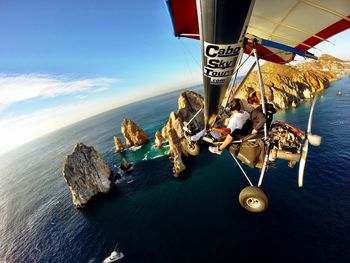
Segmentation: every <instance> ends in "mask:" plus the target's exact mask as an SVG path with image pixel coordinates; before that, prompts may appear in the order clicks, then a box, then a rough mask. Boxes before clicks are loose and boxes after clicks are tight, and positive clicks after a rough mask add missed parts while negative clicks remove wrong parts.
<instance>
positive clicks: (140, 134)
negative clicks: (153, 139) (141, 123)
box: [121, 119, 148, 147]
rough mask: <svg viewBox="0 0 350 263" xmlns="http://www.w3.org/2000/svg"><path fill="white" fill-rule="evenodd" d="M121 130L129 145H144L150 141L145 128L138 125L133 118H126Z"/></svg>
mask: <svg viewBox="0 0 350 263" xmlns="http://www.w3.org/2000/svg"><path fill="white" fill-rule="evenodd" d="M121 131H122V133H123V135H124V138H125V142H126V145H127V146H128V147H131V146H140V145H144V144H146V143H147V141H148V137H147V135H146V133H145V132H144V130H143V129H141V128H140V127H138V126H137V125H136V123H134V122H133V121H132V120H129V119H124V121H123V123H122V126H121Z"/></svg>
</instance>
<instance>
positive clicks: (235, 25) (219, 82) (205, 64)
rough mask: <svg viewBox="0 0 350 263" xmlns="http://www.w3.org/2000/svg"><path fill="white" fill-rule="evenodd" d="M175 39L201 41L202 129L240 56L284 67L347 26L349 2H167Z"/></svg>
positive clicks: (211, 120)
mask: <svg viewBox="0 0 350 263" xmlns="http://www.w3.org/2000/svg"><path fill="white" fill-rule="evenodd" d="M166 3H167V5H168V8H169V13H170V16H171V19H172V22H173V28H174V34H175V36H177V37H188V38H194V39H200V40H201V47H202V70H203V86H204V118H205V126H206V128H207V129H208V128H210V127H211V126H212V125H213V124H214V123H215V120H216V116H217V114H218V111H219V107H220V105H221V103H222V100H223V98H224V95H225V92H226V90H227V87H228V85H229V83H230V80H231V76H232V75H233V74H234V70H235V68H236V65H237V63H238V60H239V59H238V58H239V56H240V55H241V54H242V48H243V51H244V52H245V53H248V54H251V51H252V49H253V47H256V50H257V54H258V56H259V58H261V59H264V60H267V61H271V62H275V63H281V64H283V63H287V62H290V61H291V60H293V59H294V57H295V54H299V55H301V56H305V57H314V56H313V55H312V54H311V53H309V52H308V50H309V49H310V48H312V47H313V46H315V45H317V44H318V43H320V42H322V41H325V40H326V39H327V38H329V37H331V36H333V35H335V34H337V33H339V32H341V31H343V30H345V29H348V28H350V0H334V1H331V0H310V1H309V0H283V1H276V0H235V1H233V0H166Z"/></svg>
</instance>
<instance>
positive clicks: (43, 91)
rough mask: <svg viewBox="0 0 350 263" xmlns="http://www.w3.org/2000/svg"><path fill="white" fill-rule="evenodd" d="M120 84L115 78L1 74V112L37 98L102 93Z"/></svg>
mask: <svg viewBox="0 0 350 263" xmlns="http://www.w3.org/2000/svg"><path fill="white" fill-rule="evenodd" d="M118 82H120V80H119V79H115V78H86V79H75V80H73V79H69V78H67V77H62V76H51V75H40V74H28V75H4V74H0V110H1V109H3V108H5V107H7V106H9V105H11V104H13V103H17V102H21V101H26V100H30V99H35V98H52V97H57V96H63V95H69V94H79V93H81V92H88V91H92V92H101V91H104V90H107V89H108V88H109V87H110V85H112V84H115V83H118Z"/></svg>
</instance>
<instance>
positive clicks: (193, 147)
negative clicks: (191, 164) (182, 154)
mask: <svg viewBox="0 0 350 263" xmlns="http://www.w3.org/2000/svg"><path fill="white" fill-rule="evenodd" d="M184 146H185V147H184V148H185V149H184V150H185V151H186V152H187V153H188V154H189V155H193V156H197V155H198V154H199V152H200V147H199V144H198V143H187V142H186V143H184Z"/></svg>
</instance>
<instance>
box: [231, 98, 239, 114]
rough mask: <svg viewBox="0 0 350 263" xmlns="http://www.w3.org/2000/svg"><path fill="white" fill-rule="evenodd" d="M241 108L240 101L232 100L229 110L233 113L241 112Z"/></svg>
mask: <svg viewBox="0 0 350 263" xmlns="http://www.w3.org/2000/svg"><path fill="white" fill-rule="evenodd" d="M241 108H242V106H241V101H240V99H233V100H232V101H231V103H230V110H231V111H234V110H238V111H239V110H241Z"/></svg>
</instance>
